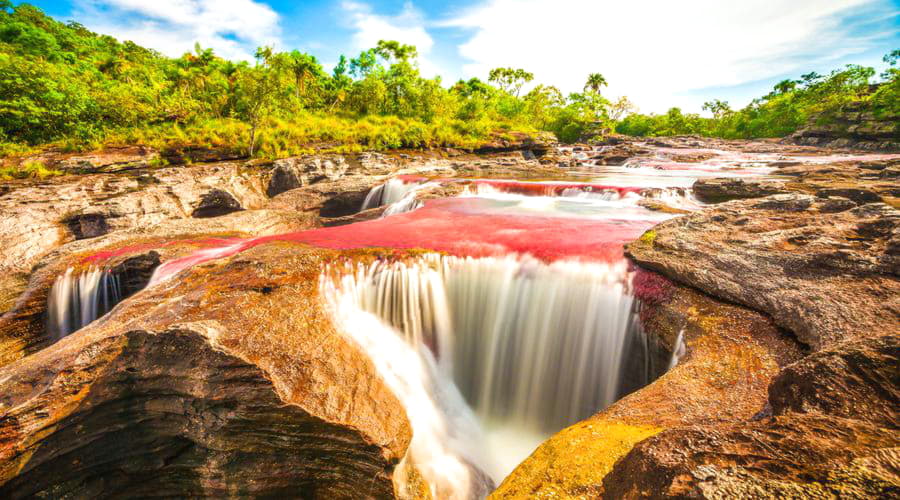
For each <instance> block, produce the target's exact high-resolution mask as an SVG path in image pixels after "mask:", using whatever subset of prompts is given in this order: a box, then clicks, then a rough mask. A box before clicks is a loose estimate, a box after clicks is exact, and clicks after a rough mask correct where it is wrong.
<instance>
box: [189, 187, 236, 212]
mask: <svg viewBox="0 0 900 500" xmlns="http://www.w3.org/2000/svg"><path fill="white" fill-rule="evenodd" d="M240 210H243V207H241V203H240V202H239V201H237V200H236V199H235V198H234V196H233V195H232V194H231V193H229V192H228V191H225V190H224V189H213V190H212V191H209V192H207V193H204V194H203V195H202V196H201V197H200V203H199V204H198V205H197V208H195V209H194V211H193V213H191V216H192V217H196V218H200V219H202V218H206V217H219V216H221V215H225V214H230V213H232V212H237V211H240Z"/></svg>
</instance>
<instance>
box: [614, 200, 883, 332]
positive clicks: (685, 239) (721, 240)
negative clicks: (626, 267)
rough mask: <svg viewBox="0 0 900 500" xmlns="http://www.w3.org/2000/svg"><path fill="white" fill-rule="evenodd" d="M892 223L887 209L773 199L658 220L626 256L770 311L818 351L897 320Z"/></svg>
mask: <svg viewBox="0 0 900 500" xmlns="http://www.w3.org/2000/svg"><path fill="white" fill-rule="evenodd" d="M823 206H825V207H826V210H825V211H822V210H820V207H823ZM898 217H900V212H898V211H897V210H896V209H893V208H891V207H888V206H887V205H883V204H870V205H864V206H861V207H858V208H856V209H853V210H849V211H843V212H838V213H834V212H831V208H830V207H828V203H827V202H826V201H821V200H817V199H815V198H813V197H811V196H806V195H797V194H791V195H774V196H770V197H768V198H762V199H760V200H748V201H733V202H728V203H724V204H721V205H717V206H716V207H715V208H710V209H708V210H704V211H702V212H698V213H694V214H691V215H687V216H684V217H680V218H677V219H673V220H670V221H667V222H664V223H662V224H660V225H658V226H656V227H655V228H654V229H653V230H651V231H650V232H649V233H648V235H649V236H648V235H645V236H644V237H642V238H641V239H640V240H638V241H636V242H634V243H631V244H630V245H628V246H627V253H628V254H629V255H630V256H632V258H634V259H635V260H636V261H637V262H639V263H640V264H641V265H645V266H648V267H650V268H652V269H655V270H658V271H660V272H662V273H663V274H665V275H666V276H668V277H670V278H672V279H674V280H677V281H680V282H682V283H686V284H689V285H691V286H694V287H697V288H699V289H700V290H703V291H705V292H707V293H710V294H712V295H714V296H717V297H722V298H724V299H726V300H729V301H734V302H736V303H739V304H744V305H746V306H748V307H751V308H753V309H756V310H759V311H763V312H765V313H768V314H770V315H771V316H772V318H773V319H774V320H775V321H776V323H778V324H779V325H780V326H782V327H784V328H786V329H789V330H790V331H792V332H794V333H795V334H796V335H797V337H798V338H799V339H800V340H801V341H802V342H805V343H806V344H808V345H810V346H812V347H813V348H815V349H820V348H822V347H824V346H828V345H833V344H834V343H835V342H837V341H840V340H843V339H850V338H858V337H864V336H869V335H871V332H873V331H875V332H883V331H891V330H893V329H896V325H897V324H898V323H900V302H898V301H900V280H898V277H897V274H896V272H897V266H896V265H895V264H896V263H895V259H893V258H892V257H891V255H890V254H889V253H888V248H889V247H890V244H889V241H890V239H891V238H892V234H893V231H894V228H896V227H897V225H898V224H900V222H898V220H900V219H898Z"/></svg>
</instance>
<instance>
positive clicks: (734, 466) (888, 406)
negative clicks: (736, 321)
mask: <svg viewBox="0 0 900 500" xmlns="http://www.w3.org/2000/svg"><path fill="white" fill-rule="evenodd" d="M898 369H900V337H898V336H897V335H896V334H892V335H882V336H875V337H870V338H865V339H862V340H858V341H854V342H848V343H845V344H842V345H840V346H837V347H834V348H831V349H828V350H826V351H821V352H818V353H815V354H813V355H811V356H808V357H806V358H804V359H803V360H801V361H799V362H797V363H794V364H793V365H789V366H788V367H786V368H785V369H784V370H782V372H781V373H780V374H779V375H778V376H777V377H776V378H775V380H774V381H773V382H772V385H771V386H770V389H769V405H768V407H769V412H771V416H763V417H761V418H758V419H755V421H751V422H746V423H742V424H740V425H719V426H704V427H694V428H679V429H672V430H668V431H665V432H663V433H661V434H658V435H657V436H655V437H652V438H650V439H648V440H646V441H644V442H642V443H640V444H638V445H637V446H635V447H634V449H632V451H631V452H629V453H628V455H626V456H625V457H624V458H623V459H622V460H621V461H619V462H618V463H617V464H616V466H615V468H614V469H613V470H612V472H610V474H609V475H608V476H606V478H605V480H604V483H603V484H604V487H605V497H607V498H634V497H668V496H686V497H692V498H725V497H728V498H736V497H741V498H749V497H773V496H774V497H793V498H826V497H838V498H888V497H891V496H893V495H894V493H896V491H897V488H898V486H900V473H898V470H897V467H896V465H897V457H896V450H897V447H898V446H900V437H898V434H897V428H898V423H900V422H898V420H897V414H896V408H897V406H898V404H900V384H898V381H897V373H898Z"/></svg>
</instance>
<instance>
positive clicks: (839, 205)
mask: <svg viewBox="0 0 900 500" xmlns="http://www.w3.org/2000/svg"><path fill="white" fill-rule="evenodd" d="M854 207H856V203H854V202H853V201H851V200H849V199H847V198H841V197H840V196H829V197H828V198H827V199H825V200H824V201H822V202H821V204H820V205H819V211H820V212H824V213H836V212H844V211H846V210H850V209H851V208H854Z"/></svg>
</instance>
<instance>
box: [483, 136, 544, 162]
mask: <svg viewBox="0 0 900 500" xmlns="http://www.w3.org/2000/svg"><path fill="white" fill-rule="evenodd" d="M557 145H558V141H557V140H556V136H554V135H553V134H551V133H549V132H538V133H536V134H525V133H521V132H504V133H494V134H492V136H491V138H490V139H488V140H487V142H486V143H484V144H482V145H481V146H479V147H477V148H475V150H474V153H475V154H479V155H486V154H492V153H508V152H511V151H525V150H527V151H531V153H532V154H534V156H535V157H537V158H540V157H542V156H544V155H545V154H547V153H549V152H550V151H551V150H553V149H554V148H555V147H556V146H557Z"/></svg>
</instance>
